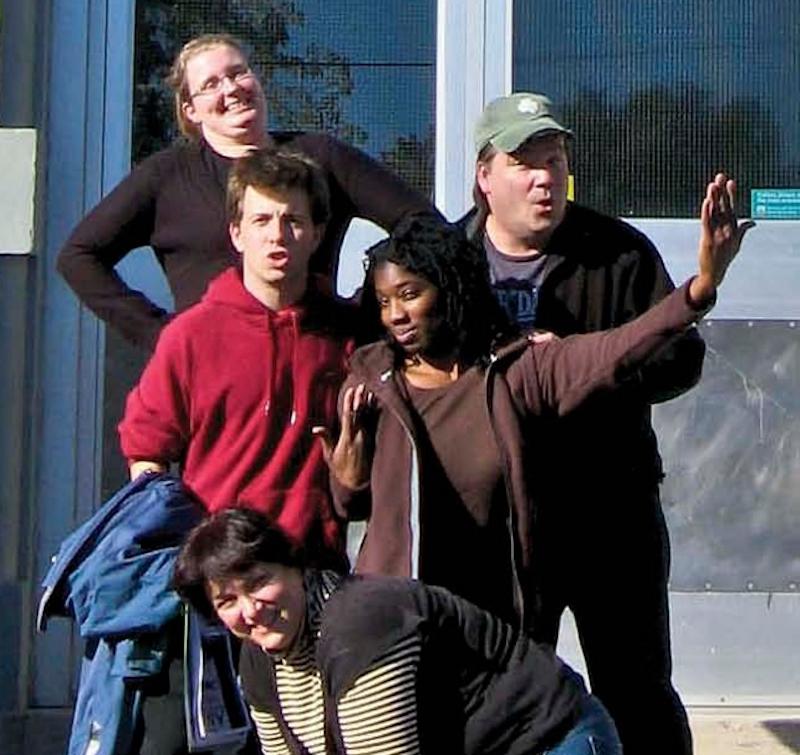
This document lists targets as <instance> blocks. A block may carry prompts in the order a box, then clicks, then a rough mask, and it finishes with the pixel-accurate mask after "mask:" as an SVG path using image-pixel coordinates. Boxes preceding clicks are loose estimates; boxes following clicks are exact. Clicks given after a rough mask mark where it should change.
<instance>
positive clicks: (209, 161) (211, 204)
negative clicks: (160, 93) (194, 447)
mask: <svg viewBox="0 0 800 755" xmlns="http://www.w3.org/2000/svg"><path fill="white" fill-rule="evenodd" d="M169 83H170V86H171V87H172V89H173V91H174V99H175V115H176V118H177V121H178V125H179V127H180V130H181V132H182V133H183V135H184V137H186V138H185V139H182V140H180V141H178V142H177V143H175V144H173V145H172V146H170V147H168V148H166V149H164V150H162V151H160V152H158V153H156V154H154V155H152V156H150V157H149V158H147V159H146V160H144V161H143V162H142V163H141V164H140V165H139V166H138V167H136V168H135V169H134V170H133V172H132V173H131V174H130V175H129V176H128V177H127V178H125V179H124V180H123V181H122V182H121V183H120V184H119V185H118V186H117V187H116V188H115V189H114V190H113V191H112V192H111V193H110V194H109V195H108V196H106V197H105V198H104V199H103V200H102V201H101V202H100V203H99V204H98V205H97V206H96V207H95V208H94V209H93V210H92V211H91V212H90V213H89V214H88V215H87V216H86V217H85V218H84V219H83V220H82V221H81V222H80V223H79V224H78V226H77V227H76V228H75V230H74V231H73V232H72V235H71V236H70V238H69V239H68V240H67V242H66V244H65V245H64V247H63V248H62V250H61V252H60V254H59V257H58V261H57V265H58V270H59V272H60V273H61V274H62V275H63V276H64V278H65V279H66V281H67V283H69V285H70V286H71V287H72V288H73V290H74V291H75V293H77V295H78V296H79V297H80V299H81V300H82V301H83V302H84V303H85V304H86V305H87V306H88V307H89V308H90V309H91V310H92V311H93V312H94V313H95V314H96V315H97V316H98V317H100V318H101V319H103V320H105V321H106V322H108V324H109V325H111V326H112V327H114V328H116V329H117V330H118V331H119V332H120V333H121V334H122V335H123V336H124V337H125V338H126V339H127V340H129V341H131V342H133V343H135V344H138V345H140V346H143V347H144V348H146V349H150V350H151V349H152V348H153V347H154V345H155V342H156V340H157V338H158V334H159V332H160V330H161V328H162V326H163V325H164V323H165V322H166V320H167V319H168V314H167V312H165V311H164V310H163V309H161V308H160V307H158V306H157V305H156V304H155V303H153V302H152V301H150V300H149V299H148V298H147V297H145V296H144V295H143V294H142V293H141V292H139V291H135V290H133V289H131V288H130V287H129V286H127V285H126V284H125V282H124V281H123V280H122V278H120V276H119V275H118V274H117V273H116V272H115V270H114V268H115V266H116V265H117V263H118V262H119V261H120V260H121V259H122V258H123V257H124V256H125V255H126V254H128V252H130V251H131V250H133V249H135V248H137V247H140V246H147V245H150V246H151V247H152V248H153V250H154V252H155V254H156V257H157V258H158V262H159V264H160V265H161V267H162V268H163V270H164V272H165V274H166V276H167V280H168V282H169V285H170V288H171V290H172V294H173V296H174V300H175V308H176V310H177V311H182V310H184V309H186V308H187V307H188V306H190V305H191V304H194V303H195V302H197V301H198V300H199V299H200V297H201V295H202V294H203V292H204V291H205V289H206V286H207V284H208V283H209V281H210V280H211V279H212V278H214V277H215V276H216V275H217V274H219V273H220V272H221V271H222V270H223V269H225V268H226V267H228V266H229V265H231V264H232V263H233V261H234V259H235V255H234V253H233V249H232V247H231V243H230V238H229V235H228V222H227V218H226V217H225V187H226V184H227V177H228V171H229V169H230V165H231V162H232V161H233V160H234V159H235V158H237V157H240V156H241V155H243V154H245V153H246V152H248V151H250V150H252V149H256V148H260V147H267V146H270V145H275V146H280V147H282V148H283V149H285V150H290V151H297V152H301V153H303V154H305V155H307V156H309V157H311V158H312V159H313V160H314V161H315V162H317V163H318V164H319V165H320V166H321V168H322V169H323V171H324V172H325V174H326V177H327V179H328V184H329V187H330V194H331V211H332V212H331V220H330V222H329V223H328V225H327V228H326V230H325V235H324V238H323V241H322V243H321V245H320V248H319V250H318V252H317V253H316V255H315V259H314V261H313V262H312V268H313V271H314V272H317V273H322V274H324V275H327V276H329V277H331V278H332V277H333V276H334V275H335V271H336V266H337V262H338V255H339V249H340V246H341V243H342V239H343V238H344V234H345V231H346V230H347V226H348V224H349V222H350V220H351V219H352V218H354V217H361V218H366V219H368V220H371V221H373V222H375V223H377V224H378V225H380V226H382V227H383V228H385V229H386V230H391V229H392V228H393V227H394V226H395V225H396V224H397V222H398V221H399V220H400V219H401V218H403V217H404V216H406V215H407V214H410V213H416V212H433V211H434V210H433V208H432V206H431V204H430V203H429V202H428V201H427V200H426V199H425V198H424V197H422V196H421V195H419V194H418V193H417V192H415V191H414V190H413V189H411V188H410V187H409V186H407V185H406V184H405V183H404V182H403V181H402V180H401V179H400V178H398V177H397V176H396V175H394V174H393V173H392V172H391V171H389V170H387V169H386V168H384V167H383V166H381V165H380V164H379V163H377V162H375V161H374V160H372V159H371V158H370V157H368V156H367V155H365V154H364V153H363V152H361V151H359V150H357V149H355V148H353V147H350V146H348V145H346V144H344V143H343V142H341V141H339V140H337V139H335V138H333V137H330V136H327V135H325V134H317V133H305V132H268V131H267V130H266V125H267V107H266V101H265V97H264V91H263V89H262V87H261V84H260V82H259V80H258V77H257V76H256V75H255V74H254V73H253V71H252V70H251V69H250V66H249V64H248V61H247V57H246V55H245V52H244V50H243V49H242V46H241V45H240V43H239V42H238V41H236V40H235V39H234V38H232V37H230V36H228V35H225V34H208V35H203V36H200V37H197V38H195V39H193V40H191V41H190V42H188V43H187V44H186V45H185V46H184V47H183V49H182V50H181V51H180V53H179V54H178V56H177V58H176V59H175V62H174V64H173V66H172V71H171V74H170V77H169Z"/></svg>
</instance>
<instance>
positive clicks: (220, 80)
mask: <svg viewBox="0 0 800 755" xmlns="http://www.w3.org/2000/svg"><path fill="white" fill-rule="evenodd" d="M253 76H255V74H254V73H253V72H252V71H251V70H250V68H248V67H247V66H241V67H239V68H232V69H230V70H229V71H228V72H227V73H224V74H222V76H211V77H210V78H208V79H206V80H205V81H204V82H203V84H202V85H201V86H200V89H198V90H197V91H196V92H192V93H191V94H190V95H189V99H190V100H191V99H194V98H195V97H204V96H206V95H209V94H219V93H220V92H221V91H222V87H223V85H224V83H225V81H226V80H227V81H230V82H231V84H241V83H242V82H243V81H247V80H248V79H252V78H253Z"/></svg>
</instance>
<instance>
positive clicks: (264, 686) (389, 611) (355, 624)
mask: <svg viewBox="0 0 800 755" xmlns="http://www.w3.org/2000/svg"><path fill="white" fill-rule="evenodd" d="M312 623H315V622H312ZM410 637H416V638H418V639H419V640H420V642H421V647H422V653H421V660H420V665H419V674H418V676H417V691H416V692H417V700H418V708H417V709H418V718H419V720H418V726H419V732H420V741H421V750H422V752H436V753H452V754H453V755H456V754H457V753H465V755H467V754H472V753H474V754H475V755H477V754H478V753H481V754H482V755H491V753H497V754H498V755H499V754H500V753H505V754H507V755H517V754H519V755H523V754H524V755H530V753H532V752H539V751H541V750H542V749H543V748H546V747H548V746H551V745H552V744H554V743H555V742H557V741H559V740H560V739H561V738H562V737H563V736H564V735H565V733H566V732H567V731H568V730H569V728H571V726H572V725H573V724H574V721H575V719H576V716H577V714H578V709H579V706H580V703H581V701H582V700H583V699H584V697H585V695H586V692H585V689H584V686H583V683H582V681H581V679H580V677H579V676H577V674H575V673H574V672H573V671H572V670H571V669H570V668H569V667H567V666H566V665H565V664H564V663H563V662H562V661H561V660H559V659H558V658H557V657H556V656H555V655H554V654H553V653H552V652H551V651H550V650H549V649H548V648H546V647H544V646H540V645H537V644H536V643H534V642H533V641H532V640H531V639H529V638H528V637H527V636H526V635H524V634H522V633H520V632H518V631H517V630H515V629H514V628H512V627H511V626H510V625H508V624H505V623H503V622H501V621H500V620H499V619H497V618H495V617H494V616H492V615H491V614H489V613H486V612H485V611H482V610H480V609H479V608H477V607H476V606H474V605H473V604H471V603H469V602H467V601H465V600H462V599H461V598H458V597H456V596H455V595H453V594H452V593H450V592H448V591H447V590H444V589H442V588H438V587H430V586H426V585H424V584H422V583H421V582H415V581H412V580H406V579H400V578H393V577H379V576H371V577H348V578H346V579H344V581H343V582H342V584H341V585H340V587H339V588H338V589H337V590H336V591H335V592H334V594H333V595H332V596H331V598H330V599H329V600H328V602H327V603H325V606H324V610H323V613H322V620H321V625H320V633H319V638H318V639H317V642H316V661H317V667H318V668H319V670H320V675H321V677H322V685H323V694H324V696H325V711H326V714H325V715H326V727H327V731H328V737H327V739H328V747H329V751H330V752H332V753H341V755H344V753H345V752H346V751H345V750H344V746H343V744H342V738H341V733H340V732H339V731H338V726H337V719H336V704H337V703H338V701H339V700H340V699H341V697H342V695H343V694H344V693H345V692H346V691H347V690H348V689H349V688H350V687H351V686H352V684H353V683H354V682H355V680H356V679H357V678H358V677H359V676H361V675H362V674H364V673H365V672H367V671H369V670H371V668H373V667H374V664H375V662H376V661H378V660H379V659H380V658H382V657H384V656H385V655H386V654H387V653H388V652H389V651H391V649H392V648H394V647H395V646H397V645H398V644H399V643H401V642H403V641H405V640H408V639H409V638H410ZM273 664H274V661H273V659H272V658H271V657H270V656H269V655H268V654H266V653H264V652H262V651H261V650H260V649H259V648H258V647H256V646H255V645H253V644H252V643H245V645H244V647H243V648H242V656H241V662H240V669H239V670H240V673H241V678H242V686H243V689H244V695H245V699H246V700H247V702H248V703H249V704H250V705H251V706H252V707H253V708H254V709H256V710H257V711H265V712H269V713H271V714H272V715H273V716H275V718H276V719H277V720H278V722H279V725H280V727H281V729H282V730H283V731H284V736H286V733H287V731H288V727H286V723H285V719H284V718H283V716H282V713H281V701H280V700H279V699H278V695H277V691H276V683H275V675H274V665H273ZM289 738H290V739H292V737H291V733H290V732H289ZM288 744H289V747H290V751H291V752H293V753H304V752H305V750H304V749H303V747H302V745H301V744H300V743H299V742H298V741H290V742H289V743H288Z"/></svg>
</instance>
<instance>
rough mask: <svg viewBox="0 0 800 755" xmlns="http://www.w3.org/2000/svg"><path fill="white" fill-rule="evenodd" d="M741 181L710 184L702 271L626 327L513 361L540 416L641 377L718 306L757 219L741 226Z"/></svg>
mask: <svg viewBox="0 0 800 755" xmlns="http://www.w3.org/2000/svg"><path fill="white" fill-rule="evenodd" d="M735 190H736V185H735V183H734V182H733V181H731V180H730V179H728V178H727V176H725V175H724V174H722V173H720V174H718V175H717V176H716V177H715V179H714V180H713V181H712V182H711V183H710V184H709V185H708V187H707V189H706V196H705V199H704V200H703V205H702V211H701V234H700V244H699V249H698V273H697V275H695V276H694V277H693V278H691V279H690V280H689V281H687V283H685V284H684V285H683V286H681V287H680V288H679V289H677V290H676V291H673V292H672V293H671V294H670V295H669V296H667V297H666V298H665V299H663V300H662V301H661V302H660V303H659V304H657V305H656V306H655V307H653V308H652V309H650V310H648V311H647V312H645V313H644V314H643V315H640V316H639V317H637V318H636V319H635V320H633V321H631V322H629V323H627V324H625V325H622V326H621V327H619V328H614V329H612V330H607V331H602V332H598V333H590V334H587V335H579V336H570V337H569V338H565V339H564V340H563V341H557V342H550V343H545V344H538V345H535V346H534V347H533V348H531V349H529V350H528V353H527V354H526V355H525V356H524V357H523V358H522V359H521V360H520V361H519V363H518V364H516V365H513V366H512V369H510V370H509V376H510V377H513V373H514V372H515V371H517V370H519V371H520V372H522V374H523V376H524V377H523V385H524V388H523V391H524V394H525V395H524V402H525V405H527V406H528V407H529V408H530V409H531V411H533V412H534V413H541V412H542V411H545V410H547V409H548V408H549V409H551V410H555V411H556V412H557V413H559V414H565V413H567V412H569V411H571V410H572V409H574V408H576V407H577V406H578V405H580V404H581V403H583V402H584V401H585V400H586V399H587V398H588V397H589V396H590V395H592V394H594V393H597V392H599V391H602V390H610V389H614V388H616V387H618V386H619V385H620V384H621V383H622V382H625V381H627V380H631V379H636V376H637V375H638V374H639V369H640V368H641V366H642V365H643V364H644V363H646V361H647V359H649V358H650V357H651V356H652V355H654V354H657V353H658V352H659V351H660V350H661V349H663V348H664V347H665V346H667V345H669V343H670V342H671V341H672V340H673V339H674V338H675V337H676V336H679V335H680V334H681V333H683V332H684V331H685V329H686V328H687V327H689V326H690V325H691V324H692V323H694V322H696V321H697V320H699V319H701V318H702V317H703V315H704V314H705V312H706V311H707V310H708V309H709V308H710V307H711V306H713V304H714V301H715V298H716V293H717V287H718V286H719V285H720V283H721V282H722V280H723V278H724V277H725V273H726V271H727V269H728V266H729V265H730V263H731V262H732V261H733V259H734V258H735V257H736V254H737V253H738V252H739V248H740V247H741V243H742V239H743V238H744V235H745V233H746V232H747V230H748V229H749V228H751V227H753V225H754V224H753V223H752V222H750V221H746V222H743V223H741V224H740V223H738V221H737V219H736V213H735V210H734V197H735Z"/></svg>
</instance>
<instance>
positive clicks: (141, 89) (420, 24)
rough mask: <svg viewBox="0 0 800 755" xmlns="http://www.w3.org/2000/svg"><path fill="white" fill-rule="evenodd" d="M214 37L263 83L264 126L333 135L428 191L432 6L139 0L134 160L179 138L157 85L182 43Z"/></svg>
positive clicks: (314, 0)
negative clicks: (230, 40)
mask: <svg viewBox="0 0 800 755" xmlns="http://www.w3.org/2000/svg"><path fill="white" fill-rule="evenodd" d="M209 31H214V32H227V33H230V34H233V35H234V36H235V37H237V38H238V39H240V40H241V41H242V42H244V44H245V45H246V46H247V48H248V50H249V53H250V58H251V63H252V64H253V67H254V68H255V70H256V71H257V73H258V75H259V76H260V78H261V80H262V82H263V83H264V90H265V92H266V94H267V100H268V104H269V120H270V123H269V125H270V128H273V129H302V130H309V131H324V132H327V133H331V134H335V135H336V136H338V137H340V138H341V139H344V140H345V141H348V142H350V143H351V144H354V145H356V146H357V147H360V148H361V149H363V150H365V151H366V152H368V153H369V154H371V155H373V156H374V157H377V158H378V159H381V160H383V161H384V162H386V163H387V164H388V165H390V166H391V167H392V168H394V169H395V170H397V171H398V172H399V173H400V174H401V175H402V176H403V177H404V178H405V179H406V180H407V181H409V182H410V183H411V184H412V185H414V186H416V187H417V188H419V189H420V190H421V191H423V192H424V193H425V194H426V195H430V193H431V187H432V185H433V144H434V94H435V75H436V74H435V59H436V55H435V43H436V39H435V37H436V3H435V2H433V0H420V1H417V2H409V1H408V0H383V1H382V2H380V3H376V2H373V0H347V2H337V3H331V2H326V1H325V0H294V1H293V2H287V1H286V0H271V1H270V2H264V1H263V0H260V1H259V0H250V1H249V2H237V3H219V2H213V1H211V0H184V1H183V2H163V0H162V1H161V2H158V1H155V0H149V1H148V2H139V3H137V13H136V61H135V77H136V81H135V102H134V139H133V159H134V161H136V160H138V159H141V158H142V157H144V156H146V155H148V154H150V153H152V152H154V151H155V150H156V149H160V148H161V147H163V146H164V145H165V144H167V143H168V142H169V141H170V140H171V139H172V138H173V137H174V136H175V133H176V132H175V126H174V119H173V117H172V109H171V99H170V93H169V91H168V89H167V87H166V86H165V85H164V77H165V76H166V74H167V72H168V71H169V65H170V63H171V62H172V60H173V58H174V56H175V54H176V53H177V51H178V50H179V49H180V47H181V45H182V44H183V43H184V42H186V41H187V40H188V39H191V38H192V37H194V36H196V35H198V34H203V33H207V32H209Z"/></svg>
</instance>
